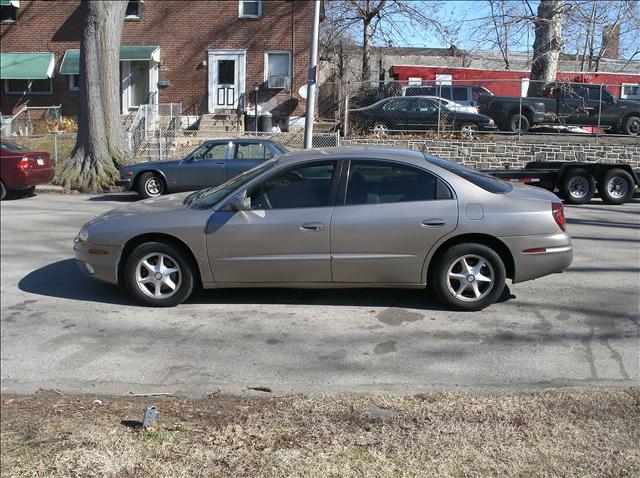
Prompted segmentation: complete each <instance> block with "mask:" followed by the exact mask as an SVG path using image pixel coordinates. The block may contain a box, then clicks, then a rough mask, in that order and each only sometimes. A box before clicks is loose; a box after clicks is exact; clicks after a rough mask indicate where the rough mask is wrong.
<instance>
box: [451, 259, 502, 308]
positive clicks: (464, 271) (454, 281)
mask: <svg viewBox="0 0 640 478" xmlns="http://www.w3.org/2000/svg"><path fill="white" fill-rule="evenodd" d="M494 283H495V272H494V270H493V267H492V266H491V264H490V263H489V261H488V260H487V259H485V258H484V257H482V256H478V255H475V254H467V255H464V256H462V257H460V258H458V259H455V260H454V261H453V262H452V263H451V265H450V266H449V268H448V270H447V288H448V289H449V292H450V293H451V295H453V296H454V297H455V298H456V299H459V300H461V301H464V302H475V301H479V300H482V299H483V298H485V297H486V296H487V295H488V294H489V293H490V292H491V290H492V289H493V285H494Z"/></svg>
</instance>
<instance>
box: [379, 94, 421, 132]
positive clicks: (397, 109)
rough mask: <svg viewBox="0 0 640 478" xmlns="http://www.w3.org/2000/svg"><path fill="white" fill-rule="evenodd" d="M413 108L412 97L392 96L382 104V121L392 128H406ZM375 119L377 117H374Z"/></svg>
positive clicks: (408, 125)
mask: <svg viewBox="0 0 640 478" xmlns="http://www.w3.org/2000/svg"><path fill="white" fill-rule="evenodd" d="M413 108H414V103H413V98H410V97H399V98H392V99H391V100H389V101H388V102H387V103H385V105H384V106H383V110H384V114H383V117H384V123H385V125H386V126H387V127H388V128H389V129H392V130H406V129H410V127H411V119H410V115H411V113H412V109H413ZM374 119H376V120H377V118H374Z"/></svg>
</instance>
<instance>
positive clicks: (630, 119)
mask: <svg viewBox="0 0 640 478" xmlns="http://www.w3.org/2000/svg"><path fill="white" fill-rule="evenodd" d="M622 131H623V133H624V134H628V135H629V136H638V135H640V117H638V116H635V115H631V116H627V117H626V118H625V119H624V123H623V125H622Z"/></svg>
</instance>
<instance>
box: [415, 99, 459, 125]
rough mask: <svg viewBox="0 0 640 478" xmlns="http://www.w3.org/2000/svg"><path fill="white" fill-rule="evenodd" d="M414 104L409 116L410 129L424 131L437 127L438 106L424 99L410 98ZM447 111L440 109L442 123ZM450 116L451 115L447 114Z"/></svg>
mask: <svg viewBox="0 0 640 478" xmlns="http://www.w3.org/2000/svg"><path fill="white" fill-rule="evenodd" d="M411 99H412V100H413V102H414V104H413V108H412V111H411V113H410V115H409V121H410V129H416V130H425V129H436V128H437V127H438V104H437V103H436V102H435V101H432V100H429V99H426V98H411ZM448 112H449V110H446V109H443V108H442V107H441V108H440V115H441V116H440V117H441V119H442V120H443V121H444V120H445V118H446V116H447V113H448ZM449 114H452V113H449Z"/></svg>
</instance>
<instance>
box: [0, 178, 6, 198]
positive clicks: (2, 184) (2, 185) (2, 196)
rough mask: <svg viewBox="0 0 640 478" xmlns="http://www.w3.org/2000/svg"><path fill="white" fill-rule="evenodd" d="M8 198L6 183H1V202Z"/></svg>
mask: <svg viewBox="0 0 640 478" xmlns="http://www.w3.org/2000/svg"><path fill="white" fill-rule="evenodd" d="M6 197H7V188H5V187H4V183H3V182H2V181H0V201H4V198H6Z"/></svg>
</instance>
